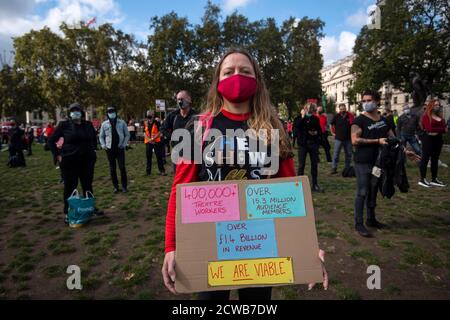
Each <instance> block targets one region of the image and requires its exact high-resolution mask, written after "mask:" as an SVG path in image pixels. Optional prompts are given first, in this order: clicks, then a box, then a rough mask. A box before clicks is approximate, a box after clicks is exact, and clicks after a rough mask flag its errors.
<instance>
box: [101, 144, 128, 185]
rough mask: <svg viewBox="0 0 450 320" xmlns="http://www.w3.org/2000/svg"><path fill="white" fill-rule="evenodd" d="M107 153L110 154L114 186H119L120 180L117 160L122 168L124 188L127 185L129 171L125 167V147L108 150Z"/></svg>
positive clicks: (121, 174)
mask: <svg viewBox="0 0 450 320" xmlns="http://www.w3.org/2000/svg"><path fill="white" fill-rule="evenodd" d="M106 155H107V156H108V161H109V171H110V174H111V181H112V183H113V186H114V188H116V189H118V188H119V181H118V179H117V172H116V160H117V163H118V164H119V170H120V179H121V181H122V188H126V187H127V183H128V180H127V171H126V169H125V149H117V150H106Z"/></svg>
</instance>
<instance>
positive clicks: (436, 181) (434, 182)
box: [430, 178, 447, 188]
mask: <svg viewBox="0 0 450 320" xmlns="http://www.w3.org/2000/svg"><path fill="white" fill-rule="evenodd" d="M430 185H432V186H433V187H441V188H445V187H446V186H447V185H446V184H445V183H443V182H442V181H440V180H439V179H438V178H436V179H433V180H431V182H430Z"/></svg>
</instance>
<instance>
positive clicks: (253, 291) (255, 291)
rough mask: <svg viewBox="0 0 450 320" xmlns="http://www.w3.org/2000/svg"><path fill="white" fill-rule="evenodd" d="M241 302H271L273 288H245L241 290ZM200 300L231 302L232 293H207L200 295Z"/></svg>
mask: <svg viewBox="0 0 450 320" xmlns="http://www.w3.org/2000/svg"><path fill="white" fill-rule="evenodd" d="M238 294H239V300H247V301H249V300H270V299H271V298H272V288H271V287H263V288H245V289H239V290H238ZM198 298H199V299H200V300H216V301H220V300H230V291H206V292H200V293H199V294H198Z"/></svg>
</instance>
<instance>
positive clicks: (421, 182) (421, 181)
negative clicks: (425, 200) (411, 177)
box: [418, 179, 431, 188]
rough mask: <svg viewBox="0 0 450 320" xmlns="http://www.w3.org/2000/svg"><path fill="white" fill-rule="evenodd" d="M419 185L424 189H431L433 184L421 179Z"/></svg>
mask: <svg viewBox="0 0 450 320" xmlns="http://www.w3.org/2000/svg"><path fill="white" fill-rule="evenodd" d="M418 185H419V186H421V187H424V188H431V184H430V183H429V182H428V181H427V179H421V180H420V181H419V183H418Z"/></svg>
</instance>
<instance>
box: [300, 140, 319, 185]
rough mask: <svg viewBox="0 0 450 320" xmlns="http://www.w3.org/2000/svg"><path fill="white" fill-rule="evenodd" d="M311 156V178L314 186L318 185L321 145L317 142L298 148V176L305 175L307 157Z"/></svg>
mask: <svg viewBox="0 0 450 320" xmlns="http://www.w3.org/2000/svg"><path fill="white" fill-rule="evenodd" d="M307 154H309V159H310V160H311V176H312V182H313V186H314V185H316V184H317V174H318V163H319V144H318V143H316V142H307V144H306V145H302V146H299V148H298V163H299V165H298V175H299V176H303V175H305V166H306V155H307Z"/></svg>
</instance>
